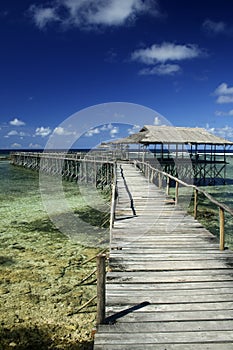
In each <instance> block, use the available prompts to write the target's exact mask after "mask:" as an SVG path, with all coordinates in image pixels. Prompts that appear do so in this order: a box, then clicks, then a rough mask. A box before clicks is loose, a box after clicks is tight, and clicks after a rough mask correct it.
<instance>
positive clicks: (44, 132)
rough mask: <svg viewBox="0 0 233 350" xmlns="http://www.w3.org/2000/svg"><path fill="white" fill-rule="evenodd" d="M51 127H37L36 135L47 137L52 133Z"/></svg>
mask: <svg viewBox="0 0 233 350" xmlns="http://www.w3.org/2000/svg"><path fill="white" fill-rule="evenodd" d="M51 131H52V130H51V129H50V128H49V127H47V128H45V127H43V126H41V127H39V128H36V133H35V135H36V136H41V137H45V136H48V135H49V134H50V133H51Z"/></svg>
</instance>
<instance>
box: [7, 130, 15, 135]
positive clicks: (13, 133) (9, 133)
mask: <svg viewBox="0 0 233 350" xmlns="http://www.w3.org/2000/svg"><path fill="white" fill-rule="evenodd" d="M15 135H18V131H16V130H11V131H9V132H8V134H7V136H15Z"/></svg>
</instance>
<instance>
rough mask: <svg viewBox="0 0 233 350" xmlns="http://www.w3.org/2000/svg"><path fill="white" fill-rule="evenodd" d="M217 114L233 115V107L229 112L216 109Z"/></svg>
mask: <svg viewBox="0 0 233 350" xmlns="http://www.w3.org/2000/svg"><path fill="white" fill-rule="evenodd" d="M215 115H216V116H217V117H225V116H233V109H231V110H230V111H227V112H223V111H216V112H215Z"/></svg>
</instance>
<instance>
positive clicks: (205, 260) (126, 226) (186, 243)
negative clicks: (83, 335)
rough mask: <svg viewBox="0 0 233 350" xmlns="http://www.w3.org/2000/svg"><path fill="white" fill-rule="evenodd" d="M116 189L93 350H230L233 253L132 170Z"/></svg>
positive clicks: (125, 166)
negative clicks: (102, 316)
mask: <svg viewBox="0 0 233 350" xmlns="http://www.w3.org/2000/svg"><path fill="white" fill-rule="evenodd" d="M122 171H123V173H122ZM122 174H123V177H122ZM117 186H118V191H119V198H118V201H117V207H116V219H115V222H114V228H113V230H112V241H111V251H110V267H111V272H108V273H107V286H106V289H107V290H106V301H107V319H106V324H104V325H100V326H99V327H98V330H97V333H96V335H95V342H94V350H118V349H119V350H120V349H121V350H123V349H124V350H131V349H134V350H135V349H137V350H147V349H153V350H157V349H159V350H180V349H182V350H191V349H192V350H193V349H195V350H207V349H208V350H209V349H213V350H223V349H224V350H228V349H233V252H231V251H229V250H225V251H224V252H220V251H219V244H218V242H217V241H216V240H215V238H214V237H213V236H212V234H210V233H209V232H208V230H206V229H205V228H204V227H203V226H202V225H201V224H200V223H198V222H197V221H196V220H194V219H193V218H192V217H191V216H189V215H187V214H186V213H185V212H184V211H183V210H181V208H180V207H179V206H178V205H177V206H175V205H174V203H173V202H172V201H171V198H168V197H166V196H165V194H164V192H163V191H161V190H159V189H158V188H157V187H156V186H154V185H153V184H150V183H148V180H147V179H146V178H145V177H144V176H143V175H142V174H141V173H140V172H139V171H138V170H136V169H135V168H134V167H133V166H132V165H131V164H118V180H117ZM130 204H133V205H134V210H135V211H136V216H135V215H134V214H135V213H134V212H133V210H132V208H131V207H130Z"/></svg>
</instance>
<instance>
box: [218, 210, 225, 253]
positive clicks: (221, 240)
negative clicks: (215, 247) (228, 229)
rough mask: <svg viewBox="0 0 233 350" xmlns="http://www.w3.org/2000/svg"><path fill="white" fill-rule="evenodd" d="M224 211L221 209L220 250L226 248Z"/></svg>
mask: <svg viewBox="0 0 233 350" xmlns="http://www.w3.org/2000/svg"><path fill="white" fill-rule="evenodd" d="M224 216H225V215H224V209H222V208H219V228H220V244H219V248H220V250H224V248H225V237H224V236H225V235H224Z"/></svg>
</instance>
